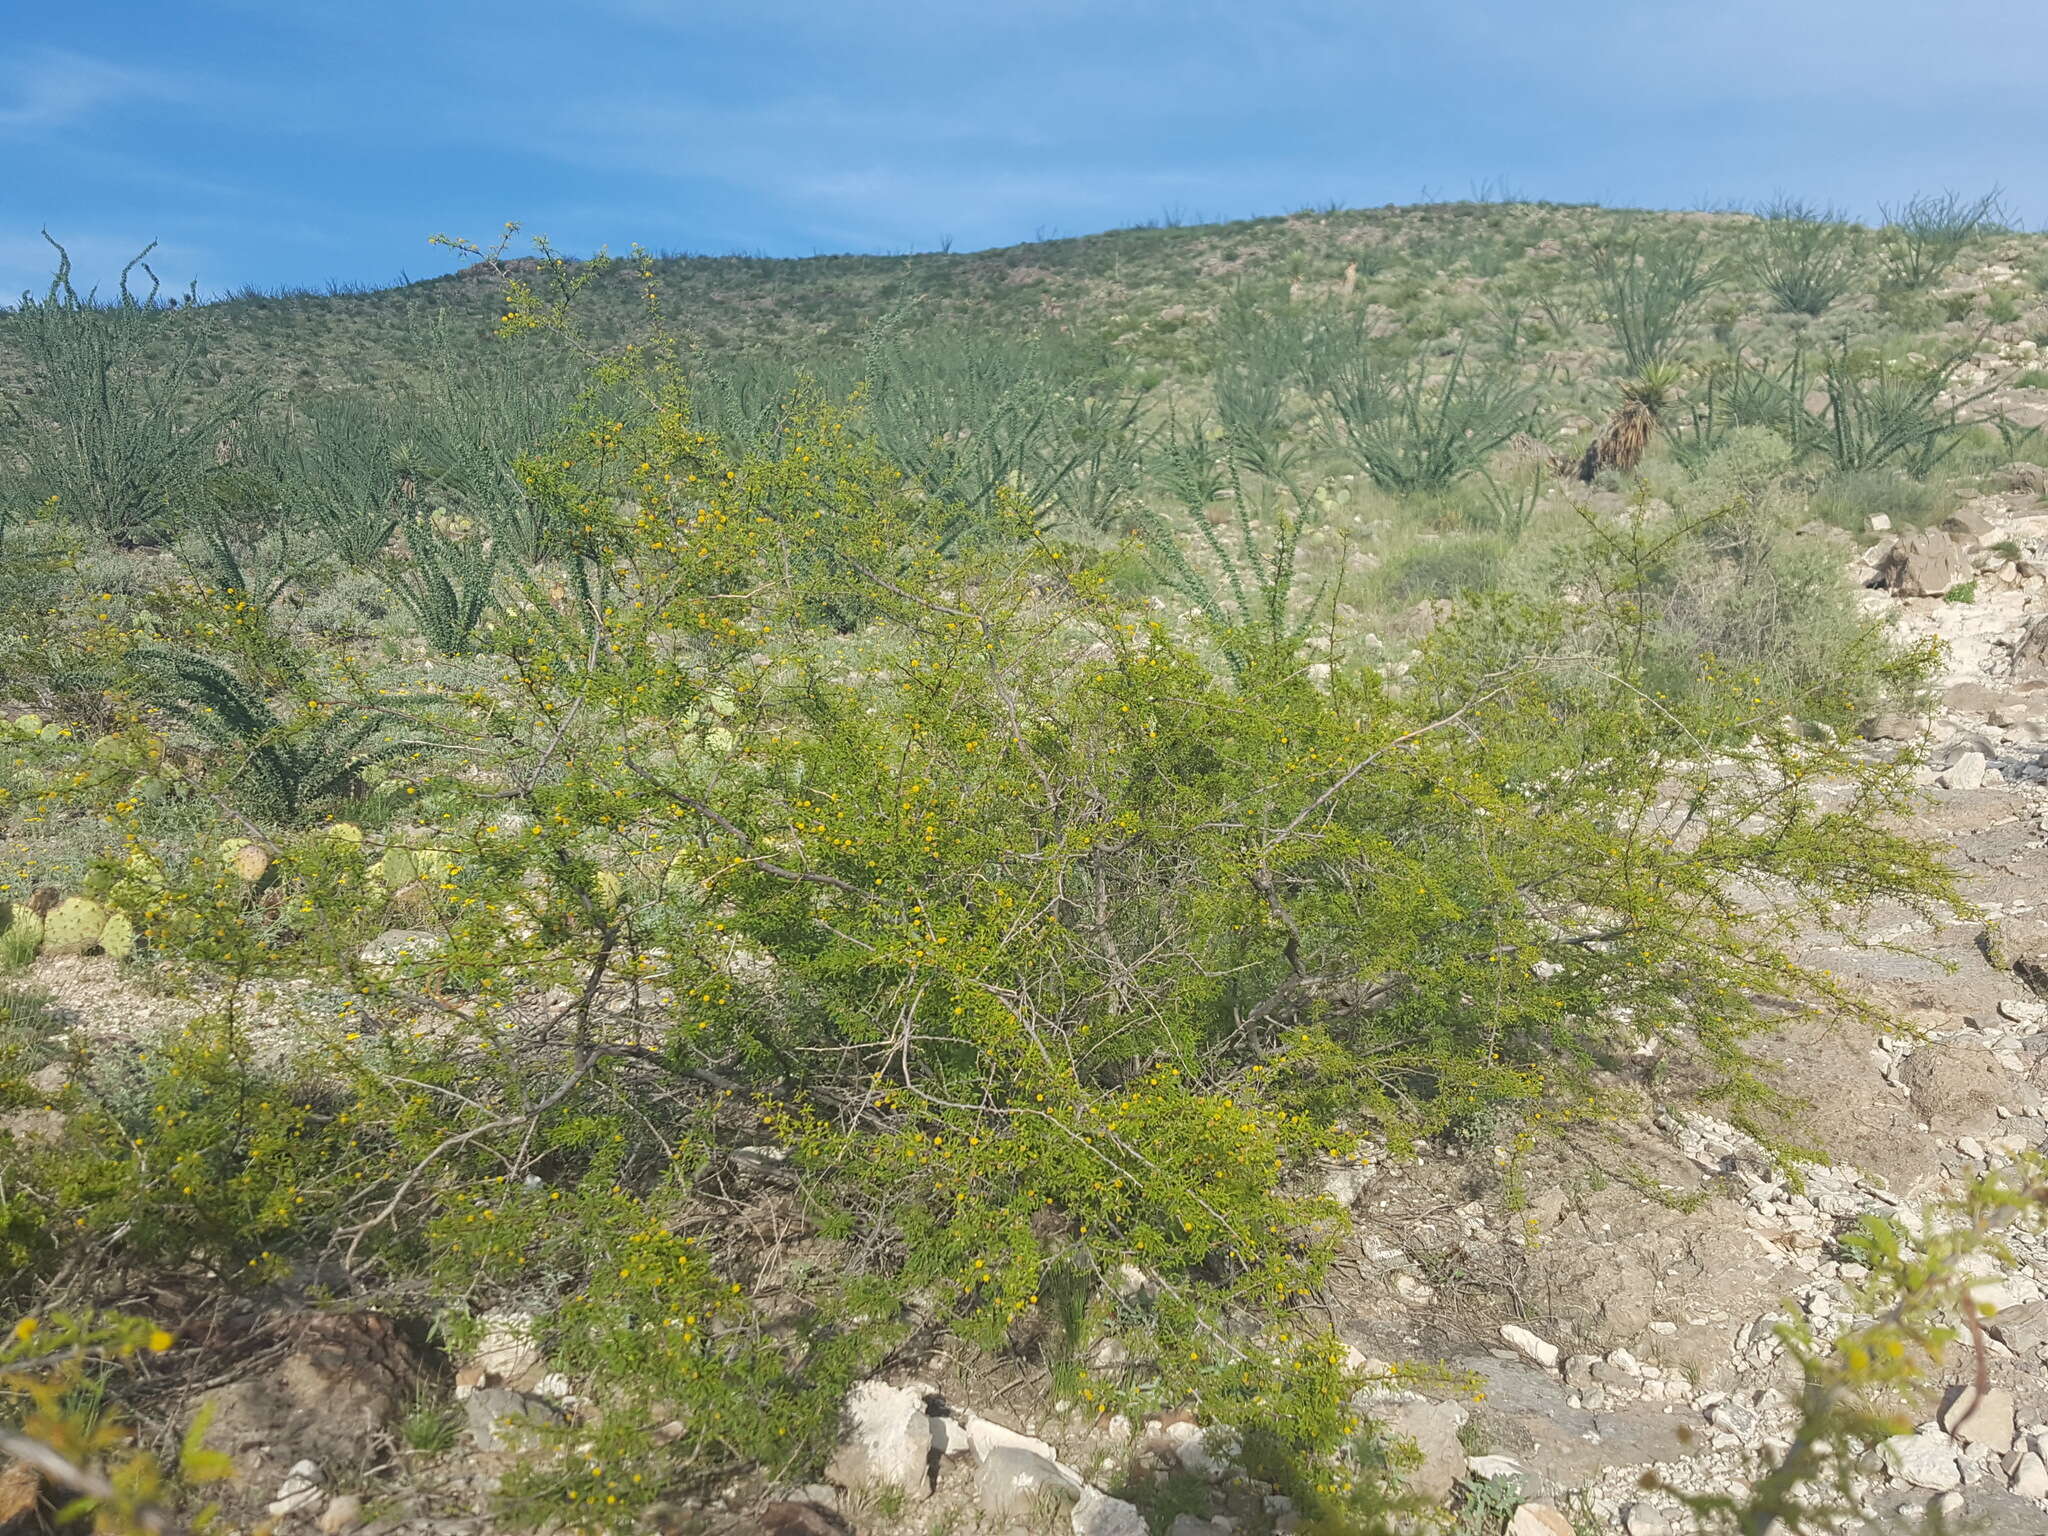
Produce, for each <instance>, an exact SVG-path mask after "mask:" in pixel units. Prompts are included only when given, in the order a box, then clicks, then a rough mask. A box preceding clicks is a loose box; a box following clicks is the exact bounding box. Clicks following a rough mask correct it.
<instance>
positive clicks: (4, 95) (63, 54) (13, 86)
mask: <svg viewBox="0 0 2048 1536" xmlns="http://www.w3.org/2000/svg"><path fill="white" fill-rule="evenodd" d="M200 89H201V82H199V81H197V80H191V79H186V78H183V77H180V76H177V75H173V74H169V73H167V72H164V71H161V70H156V69H144V68H137V67H135V66H133V65H127V64H117V63H114V62H112V61H110V60H107V59H96V58H92V57H90V56H88V55H86V54H82V53H74V52H72V51H70V50H69V49H63V48H31V49H28V50H27V51H25V52H23V53H20V54H16V55H15V56H14V57H13V58H12V59H11V60H9V61H8V62H7V63H5V64H0V133H6V134H10V135H22V136H32V135H36V134H42V133H48V132H50V131H51V130H53V129H58V128H69V127H74V126H76V125H78V124H79V123H81V122H84V121H85V120H86V119H88V118H89V117H91V116H92V115H93V114H95V113H96V112H98V111H99V110H100V109H102V108H104V107H108V106H121V105H127V104H129V103H133V102H189V101H192V100H195V99H197V97H198V96H199V94H200Z"/></svg>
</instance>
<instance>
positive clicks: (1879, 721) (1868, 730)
mask: <svg viewBox="0 0 2048 1536" xmlns="http://www.w3.org/2000/svg"><path fill="white" fill-rule="evenodd" d="M1856 729H1857V731H1858V732H1859V733H1860V734H1861V735H1862V736H1863V738H1864V739H1865V740H1866V741H1918V740H1919V739H1920V737H1921V735H1922V734H1923V733H1924V732H1925V731H1926V729H1927V727H1926V725H1925V723H1924V722H1922V721H1921V720H1920V719H1919V718H1918V717H1917V716H1914V715H1898V714H1891V715H1872V716H1871V717H1870V718H1869V719H1867V720H1865V721H1862V722H1861V723H1860V724H1859V725H1858V726H1857V727H1856Z"/></svg>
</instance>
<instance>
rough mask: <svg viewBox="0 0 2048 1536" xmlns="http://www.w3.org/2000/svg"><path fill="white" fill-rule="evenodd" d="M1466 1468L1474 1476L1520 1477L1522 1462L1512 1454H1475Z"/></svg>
mask: <svg viewBox="0 0 2048 1536" xmlns="http://www.w3.org/2000/svg"><path fill="white" fill-rule="evenodd" d="M1465 1470H1466V1471H1467V1472H1470V1473H1471V1474H1472V1475H1473V1476H1474V1477H1520V1476H1521V1475H1522V1464H1521V1463H1520V1462H1519V1461H1517V1460H1515V1458H1514V1457H1512V1456H1474V1457H1473V1458H1472V1459H1471V1460H1470V1461H1468V1462H1466V1463H1465Z"/></svg>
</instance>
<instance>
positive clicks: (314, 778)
mask: <svg viewBox="0 0 2048 1536" xmlns="http://www.w3.org/2000/svg"><path fill="white" fill-rule="evenodd" d="M129 664H130V666H131V667H132V668H133V669H134V671H135V673H136V675H137V677H138V679H139V681H140V683H141V685H142V687H143V689H144V692H145V696H146V697H147V698H148V700H149V702H150V703H152V704H153V705H155V706H156V707H157V708H158V709H160V710H162V711H164V712H165V714H167V715H169V716H170V717H171V718H173V719H174V720H177V721H178V722H180V723H182V724H183V725H185V726H186V727H188V728H189V729H190V730H191V731H192V732H193V734H194V735H196V736H197V737H198V738H199V739H200V740H202V741H204V742H207V743H210V744H212V745H213V746H216V747H220V748H225V749H227V752H226V755H227V758H228V763H227V766H226V768H225V771H224V773H223V775H222V778H223V782H224V784H225V785H226V786H227V788H228V789H229V790H230V791H231V792H232V793H234V794H235V795H236V796H237V797H239V798H240V799H242V800H243V801H244V802H245V803H246V804H248V805H249V806H250V808H251V809H252V810H253V811H254V812H255V813H256V814H258V815H260V816H263V817H266V818H271V819H275V820H276V821H279V822H282V823H284V824H287V825H289V824H291V823H294V822H297V821H300V820H302V819H303V818H305V817H306V816H308V815H310V814H311V813H312V812H313V811H314V810H316V809H317V808H318V807H319V806H320V805H322V804H323V803H325V802H328V801H331V800H334V799H336V798H340V797H346V796H349V795H353V794H357V793H359V792H360V791H361V788H362V772H363V770H364V769H365V768H367V767H368V766H369V765H370V764H372V763H374V762H376V761H377V760H378V759H379V758H380V757H382V756H386V755H388V753H389V750H390V749H388V748H385V747H383V746H380V745H379V744H377V743H376V742H375V740H374V738H375V737H376V736H377V734H378V732H379V730H380V729H381V728H382V722H381V721H380V720H379V719H378V717H377V716H376V715H375V714H374V713H372V712H370V711H369V710H367V709H361V708H354V707H349V706H342V707H338V708H336V707H322V706H321V705H319V704H317V703H315V704H311V705H308V706H307V707H306V708H305V709H304V710H303V711H302V712H301V714H300V717H299V718H298V719H297V720H295V721H291V722H287V721H284V720H282V719H280V718H279V717H278V714H277V712H276V711H275V710H274V709H273V708H272V707H271V705H270V703H269V701H268V700H267V699H265V698H264V697H263V696H262V695H261V694H259V693H257V692H255V691H254V690H253V689H251V688H249V687H248V686H247V685H246V684H245V683H243V682H242V681H241V680H240V679H239V678H237V677H236V676H235V675H234V674H233V673H231V672H229V671H228V670H227V669H226V668H225V667H223V666H221V665H220V664H219V663H218V662H216V661H214V660H212V659H211V658H209V657H206V656H202V655H200V654H198V653H197V652H193V651H184V650H178V649H176V648H173V647H169V646H157V645H147V646H139V647H137V648H136V649H135V650H134V651H133V652H132V653H131V654H130V656H129Z"/></svg>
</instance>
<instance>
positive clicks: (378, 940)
mask: <svg viewBox="0 0 2048 1536" xmlns="http://www.w3.org/2000/svg"><path fill="white" fill-rule="evenodd" d="M446 942H447V941H446V940H444V939H443V938H442V937H441V936H440V935H439V934H438V933H428V932H427V931H426V930H425V929H423V928H387V929H386V930H385V931H384V932H382V933H380V934H378V935H377V937H375V938H374V939H372V940H370V942H369V943H367V944H365V945H364V946H363V947H362V949H361V951H359V953H358V955H357V958H358V959H360V960H361V961H362V962H363V964H364V965H368V966H373V967H375V968H377V969H379V970H388V969H390V968H392V967H394V966H397V965H401V964H403V963H404V962H406V961H408V960H424V959H427V958H428V957H430V956H432V955H433V954H434V953H435V952H436V951H438V950H439V949H441V948H442V946H443V945H444V944H445V943H446Z"/></svg>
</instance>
